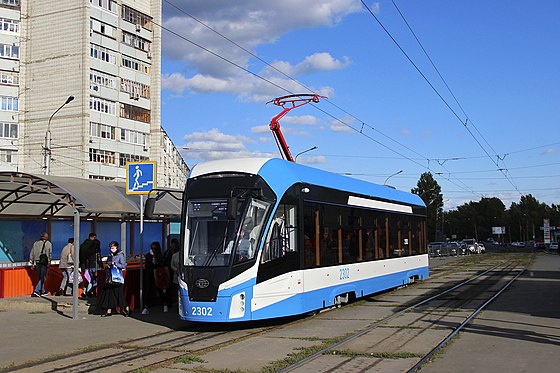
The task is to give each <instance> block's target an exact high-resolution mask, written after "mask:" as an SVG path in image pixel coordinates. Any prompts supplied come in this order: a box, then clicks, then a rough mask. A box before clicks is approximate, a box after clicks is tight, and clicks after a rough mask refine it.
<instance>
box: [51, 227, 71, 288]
mask: <svg viewBox="0 0 560 373" xmlns="http://www.w3.org/2000/svg"><path fill="white" fill-rule="evenodd" d="M73 254H74V237H70V238H69V239H68V243H67V244H66V246H64V248H63V249H62V252H61V253H60V263H59V264H58V268H60V273H62V281H61V282H60V289H59V290H58V291H57V292H56V293H55V295H72V294H71V293H72V284H71V283H70V281H72V280H71V279H70V276H72V272H74V271H73V267H74V256H73Z"/></svg>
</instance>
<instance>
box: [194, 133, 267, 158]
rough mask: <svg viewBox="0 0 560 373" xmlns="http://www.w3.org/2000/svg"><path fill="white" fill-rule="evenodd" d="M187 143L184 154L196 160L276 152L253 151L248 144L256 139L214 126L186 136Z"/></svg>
mask: <svg viewBox="0 0 560 373" xmlns="http://www.w3.org/2000/svg"><path fill="white" fill-rule="evenodd" d="M185 140H186V141H187V144H185V146H184V149H185V151H184V152H183V154H184V155H185V158H188V159H196V160H213V159H225V158H247V157H266V158H271V157H274V156H276V154H270V153H263V152H258V151H251V150H249V149H247V147H246V145H247V144H255V143H256V141H255V140H253V139H250V138H248V137H247V136H243V135H228V134H225V133H222V132H220V131H219V130H218V129H216V128H214V129H211V130H210V131H207V132H193V133H191V134H188V135H186V136H185Z"/></svg>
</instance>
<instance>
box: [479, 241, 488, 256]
mask: <svg viewBox="0 0 560 373" xmlns="http://www.w3.org/2000/svg"><path fill="white" fill-rule="evenodd" d="M477 245H478V254H484V253H485V252H486V246H484V244H483V243H482V242H479V243H478V244H477Z"/></svg>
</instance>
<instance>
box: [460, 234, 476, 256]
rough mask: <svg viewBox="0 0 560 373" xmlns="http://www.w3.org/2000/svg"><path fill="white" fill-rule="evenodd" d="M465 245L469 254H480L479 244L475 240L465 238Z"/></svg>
mask: <svg viewBox="0 0 560 373" xmlns="http://www.w3.org/2000/svg"><path fill="white" fill-rule="evenodd" d="M463 243H464V244H465V246H466V247H467V253H468V254H479V249H478V244H477V243H476V240H475V239H474V238H465V239H464V240H463Z"/></svg>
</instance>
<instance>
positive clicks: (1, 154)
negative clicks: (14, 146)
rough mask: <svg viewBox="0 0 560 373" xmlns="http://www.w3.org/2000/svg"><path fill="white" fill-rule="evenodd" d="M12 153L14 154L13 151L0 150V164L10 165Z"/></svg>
mask: <svg viewBox="0 0 560 373" xmlns="http://www.w3.org/2000/svg"><path fill="white" fill-rule="evenodd" d="M14 153H16V151H14V150H8V149H0V162H3V163H12V159H13V158H14Z"/></svg>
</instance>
